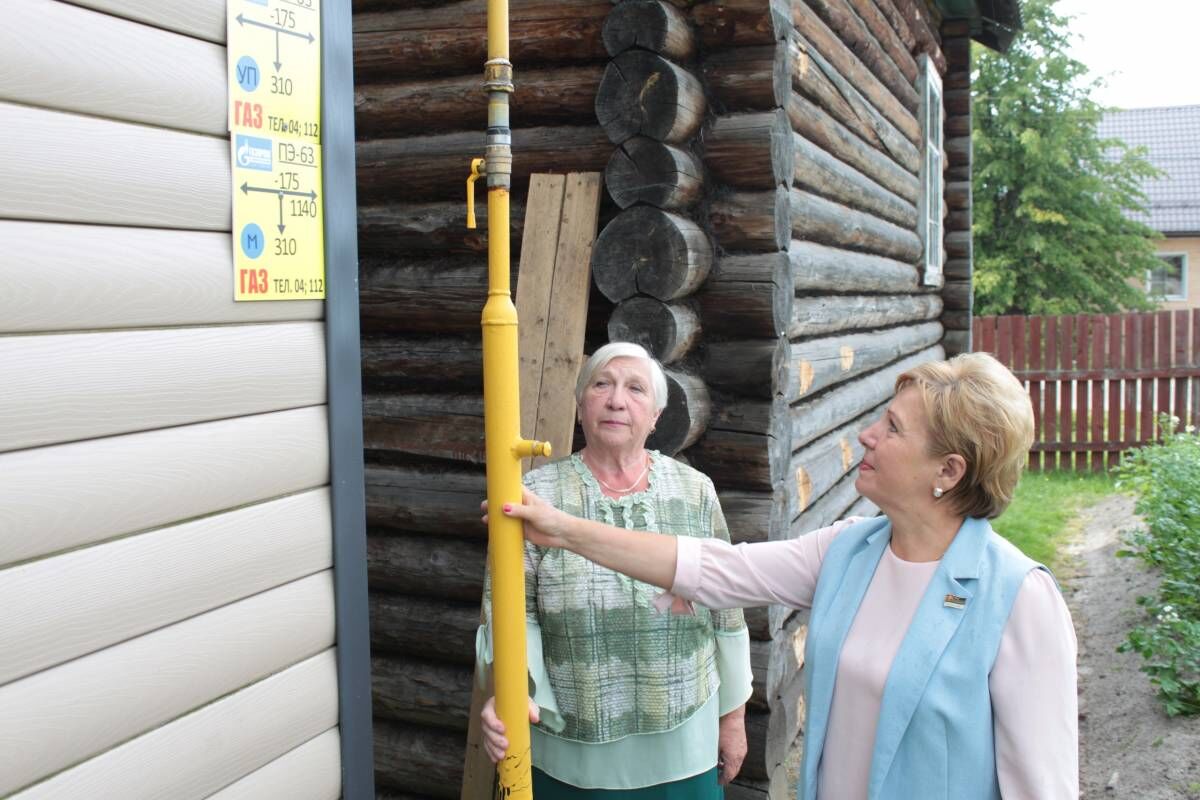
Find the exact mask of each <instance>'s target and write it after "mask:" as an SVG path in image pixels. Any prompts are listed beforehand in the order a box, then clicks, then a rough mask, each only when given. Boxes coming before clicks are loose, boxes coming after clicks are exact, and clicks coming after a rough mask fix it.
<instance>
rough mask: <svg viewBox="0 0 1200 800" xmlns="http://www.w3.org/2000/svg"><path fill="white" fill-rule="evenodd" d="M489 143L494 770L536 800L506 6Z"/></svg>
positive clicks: (477, 165)
mask: <svg viewBox="0 0 1200 800" xmlns="http://www.w3.org/2000/svg"><path fill="white" fill-rule="evenodd" d="M487 9H488V60H487V63H486V64H485V65H484V89H485V90H486V91H487V94H488V129H487V146H486V148H485V150H484V158H482V159H479V158H477V159H474V160H473V161H472V162H471V177H469V178H468V179H467V227H469V228H474V227H475V181H476V180H478V179H479V178H480V177H484V176H486V178H487V188H488V299H487V303H486V304H485V305H484V307H483V408H484V434H485V436H486V438H487V496H488V507H489V508H490V509H493V513H490V514H489V515H488V552H489V556H490V563H489V565H488V566H489V568H490V569H491V571H492V645H493V651H494V652H493V655H494V662H493V663H494V675H495V679H496V713H497V714H498V715H499V716H500V719H501V721H502V722H503V723H504V727H505V736H506V738H507V739H508V754H507V755H506V757H505V758H504V760H503V761H501V762H500V764H499V766H498V771H499V773H500V785H499V788H498V790H497V797H498V798H501V799H502V800H532V798H533V779H532V776H531V773H530V770H531V767H532V764H531V761H530V752H529V701H528V697H529V678H528V665H527V664H526V661H525V570H524V563H525V559H524V542H523V537H522V534H521V524H520V522H519V521H517V520H513V519H511V518H510V517H506V516H505V515H504V514H502V513H499V509H500V507H501V506H502V505H503V504H504V503H519V502H521V459H522V458H529V457H530V456H535V455H538V456H548V455H550V445H549V444H546V443H544V442H534V441H529V440H527V439H523V438H521V392H520V387H519V383H518V374H519V369H520V364H519V362H518V359H517V308H516V306H514V305H513V301H512V295H511V293H510V289H509V278H508V276H509V270H510V252H509V203H508V200H509V197H508V192H509V188H510V187H511V185H512V134H511V130H510V128H509V124H508V97H509V95H510V94H512V91H513V80H512V77H513V69H512V63H511V62H509V60H508V0H488V6H487Z"/></svg>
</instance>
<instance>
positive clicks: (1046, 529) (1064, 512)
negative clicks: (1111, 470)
mask: <svg viewBox="0 0 1200 800" xmlns="http://www.w3.org/2000/svg"><path fill="white" fill-rule="evenodd" d="M1114 484H1115V481H1114V479H1113V478H1110V477H1108V476H1107V475H1104V474H1102V473H1101V474H1093V473H1075V472H1066V471H1062V472H1027V473H1025V474H1024V475H1022V476H1021V483H1020V484H1019V485H1018V486H1017V493H1016V496H1015V497H1014V498H1013V501H1012V503H1011V504H1010V505H1009V507H1008V508H1007V509H1006V510H1005V512H1004V513H1003V514H1001V515H1000V517H999V518H997V519H994V520H992V527H993V528H994V529H995V531H996V533H998V534H1000V535H1001V536H1003V537H1004V538H1006V539H1008V540H1009V541H1010V542H1012V543H1013V544H1015V545H1016V546H1017V547H1019V548H1020V549H1021V551H1022V552H1023V553H1025V555H1027V556H1029V557H1030V558H1032V559H1033V560H1034V561H1038V562H1040V563H1042V564H1045V565H1046V566H1048V567H1050V569H1052V570H1053V569H1057V568H1059V567H1061V566H1063V558H1062V555H1063V554H1062V552H1061V549H1062V548H1063V547H1064V546H1065V545H1066V543H1067V541H1068V540H1069V539H1070V538H1071V535H1072V534H1073V533H1074V532H1075V530H1076V529H1077V528H1078V525H1079V522H1078V520H1077V516H1076V515H1077V514H1078V512H1079V510H1080V509H1082V508H1083V507H1085V506H1088V505H1091V504H1092V503H1095V502H1097V501H1099V500H1100V499H1102V498H1104V497H1106V496H1108V495H1110V494H1115V493H1116V491H1117V489H1116V487H1115V485H1114Z"/></svg>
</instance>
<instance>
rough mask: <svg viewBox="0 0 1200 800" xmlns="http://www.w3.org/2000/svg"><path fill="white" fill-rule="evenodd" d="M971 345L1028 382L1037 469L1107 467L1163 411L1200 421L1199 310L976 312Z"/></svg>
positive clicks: (1032, 459) (1150, 435) (1150, 429)
mask: <svg viewBox="0 0 1200 800" xmlns="http://www.w3.org/2000/svg"><path fill="white" fill-rule="evenodd" d="M972 343H973V347H974V349H975V350H977V351H981V352H987V353H991V354H992V355H994V356H996V358H998V359H999V360H1000V361H1001V362H1002V363H1004V364H1005V365H1006V366H1008V367H1009V368H1010V369H1011V370H1012V371H1013V373H1014V374H1015V375H1016V376H1017V377H1018V378H1020V379H1021V380H1022V381H1023V382H1024V383H1025V385H1026V386H1027V387H1028V389H1029V397H1030V400H1031V401H1032V402H1033V413H1034V417H1035V419H1036V424H1037V428H1036V434H1035V438H1034V445H1033V449H1032V451H1031V452H1030V456H1029V466H1030V468H1031V469H1035V470H1040V469H1046V470H1050V469H1075V470H1093V471H1099V470H1103V469H1107V468H1109V467H1111V466H1113V465H1115V464H1116V463H1117V461H1118V459H1119V456H1120V454H1121V452H1122V451H1124V450H1128V449H1129V448H1131V447H1136V446H1138V445H1141V444H1144V443H1146V442H1148V441H1151V440H1153V439H1155V438H1156V437H1158V436H1159V435H1160V434H1159V430H1158V415H1159V414H1173V415H1174V416H1176V417H1178V418H1179V419H1180V423H1179V424H1180V425H1181V426H1182V425H1189V424H1191V425H1198V426H1200V309H1189V310H1184V311H1158V312H1150V313H1126V314H1108V315H1093V314H1075V315H1064V316H1032V317H1019V316H1003V317H976V318H975V320H974V327H973V331H972Z"/></svg>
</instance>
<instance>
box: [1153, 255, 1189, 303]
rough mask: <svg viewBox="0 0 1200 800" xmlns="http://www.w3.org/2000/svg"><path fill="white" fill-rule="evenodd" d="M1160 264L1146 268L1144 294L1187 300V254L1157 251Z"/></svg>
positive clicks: (1164, 298)
mask: <svg viewBox="0 0 1200 800" xmlns="http://www.w3.org/2000/svg"><path fill="white" fill-rule="evenodd" d="M1158 258H1159V260H1160V261H1161V262H1162V265H1161V266H1158V267H1155V268H1154V269H1150V270H1146V294H1148V295H1150V296H1151V297H1153V298H1155V299H1158V300H1187V255H1186V254H1185V253H1159V254H1158Z"/></svg>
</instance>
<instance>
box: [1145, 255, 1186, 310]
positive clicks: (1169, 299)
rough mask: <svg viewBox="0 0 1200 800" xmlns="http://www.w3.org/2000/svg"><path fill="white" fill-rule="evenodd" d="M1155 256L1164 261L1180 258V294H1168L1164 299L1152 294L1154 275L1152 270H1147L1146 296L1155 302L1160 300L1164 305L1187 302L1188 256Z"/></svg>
mask: <svg viewBox="0 0 1200 800" xmlns="http://www.w3.org/2000/svg"><path fill="white" fill-rule="evenodd" d="M1154 255H1155V257H1156V258H1161V259H1164V260H1166V259H1168V258H1178V259H1179V265H1180V267H1179V294H1166V295H1163V296H1162V297H1158V296H1156V295H1152V294H1150V284H1151V278H1152V274H1151V271H1150V270H1146V296H1147V297H1150V298H1151V299H1154V300H1160V301H1162V302H1164V303H1175V302H1179V301H1186V300H1187V298H1188V254H1187V253H1155V254H1154Z"/></svg>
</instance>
